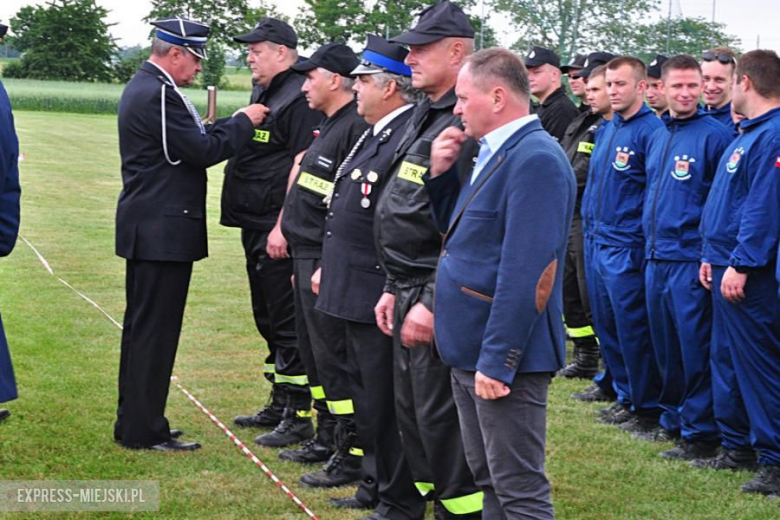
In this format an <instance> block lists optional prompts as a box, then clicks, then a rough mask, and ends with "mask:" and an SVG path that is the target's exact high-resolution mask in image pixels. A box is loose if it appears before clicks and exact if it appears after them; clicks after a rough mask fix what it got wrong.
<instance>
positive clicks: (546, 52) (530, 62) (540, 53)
mask: <svg viewBox="0 0 780 520" xmlns="http://www.w3.org/2000/svg"><path fill="white" fill-rule="evenodd" d="M545 63H546V64H549V65H552V66H553V67H555V68H556V69H557V68H558V67H560V66H561V59H560V58H559V57H558V55H557V54H555V51H551V50H550V49H545V48H544V47H539V46H537V45H534V46H533V47H532V48H531V52H529V53H528V55H527V56H526V57H525V67H526V68H527V69H532V68H534V67H541V66H542V65H544V64H545Z"/></svg>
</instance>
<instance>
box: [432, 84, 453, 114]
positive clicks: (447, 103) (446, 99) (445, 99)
mask: <svg viewBox="0 0 780 520" xmlns="http://www.w3.org/2000/svg"><path fill="white" fill-rule="evenodd" d="M428 99H430V98H428ZM457 102H458V96H456V95H455V87H454V86H453V87H452V88H451V89H449V90H448V91H447V92H446V93H445V94H444V95H443V96H442V97H440V98H439V99H438V100H437V101H436V102H435V103H431V108H432V109H434V110H442V109H444V108H450V107H454V106H455V103H457Z"/></svg>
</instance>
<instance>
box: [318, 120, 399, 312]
mask: <svg viewBox="0 0 780 520" xmlns="http://www.w3.org/2000/svg"><path fill="white" fill-rule="evenodd" d="M411 115H412V110H411V109H409V110H406V111H405V112H402V113H401V114H399V115H397V116H396V117H395V118H394V119H393V120H392V121H390V122H389V123H388V124H387V126H385V127H384V128H383V129H382V130H381V131H380V132H379V134H377V135H376V136H373V137H371V138H369V139H367V140H366V141H365V142H364V143H363V146H362V147H361V149H360V151H359V152H358V153H357V154H356V155H355V157H354V158H353V159H352V160H351V161H349V162H348V163H347V164H345V165H344V169H343V175H342V176H341V177H340V178H339V179H338V180H337V181H336V186H335V189H334V193H333V199H332V201H331V207H330V211H329V212H328V216H327V221H326V224H325V243H324V244H323V250H322V279H321V285H320V294H319V297H318V299H317V309H318V310H320V311H323V312H326V313H328V314H331V315H333V316H336V317H338V318H342V319H348V320H352V321H358V322H363V323H376V318H375V317H374V305H376V302H377V301H379V298H380V297H381V296H382V290H383V289H384V286H385V277H386V275H385V270H384V269H383V268H382V266H381V265H380V264H379V259H378V258H377V250H376V248H375V247H374V242H373V229H374V214H375V211H376V208H377V201H378V200H379V199H380V194H381V193H382V191H383V190H384V189H385V187H386V185H387V182H388V180H389V179H390V173H391V171H392V170H391V168H392V166H393V162H392V161H393V157H394V155H395V150H396V148H397V147H398V144H399V143H400V141H401V138H402V137H403V130H404V127H405V126H406V123H407V122H408V121H409V118H410V116H411ZM364 199H366V200H368V202H367V203H366V202H363V200H364Z"/></svg>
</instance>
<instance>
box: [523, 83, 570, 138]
mask: <svg viewBox="0 0 780 520" xmlns="http://www.w3.org/2000/svg"><path fill="white" fill-rule="evenodd" d="M534 113H536V114H537V115H538V116H539V120H540V121H541V122H542V128H544V129H545V130H547V132H548V133H549V134H550V135H551V136H553V137H554V138H555V139H556V140H557V141H559V142H560V141H561V140H562V139H563V135H564V133H565V132H566V128H568V126H569V125H570V124H571V122H572V121H574V118H576V117H577V116H578V115H579V114H580V111H579V110H577V107H576V106H574V103H572V102H571V99H569V96H567V95H566V89H565V88H563V87H561V88H559V89H558V90H556V91H555V92H553V93H552V94H550V95H549V96H548V97H547V99H545V100H544V103H541V104H539V105H534Z"/></svg>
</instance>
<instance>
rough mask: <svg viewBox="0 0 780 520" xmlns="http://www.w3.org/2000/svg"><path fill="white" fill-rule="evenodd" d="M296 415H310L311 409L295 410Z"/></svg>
mask: <svg viewBox="0 0 780 520" xmlns="http://www.w3.org/2000/svg"><path fill="white" fill-rule="evenodd" d="M295 416H296V417H311V410H295Z"/></svg>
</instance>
